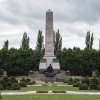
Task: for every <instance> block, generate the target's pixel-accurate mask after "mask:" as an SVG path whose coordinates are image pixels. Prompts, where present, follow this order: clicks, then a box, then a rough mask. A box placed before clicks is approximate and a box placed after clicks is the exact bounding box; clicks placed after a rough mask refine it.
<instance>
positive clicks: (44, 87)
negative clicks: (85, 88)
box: [1, 86, 79, 92]
mask: <svg viewBox="0 0 100 100" xmlns="http://www.w3.org/2000/svg"><path fill="white" fill-rule="evenodd" d="M38 90H48V91H50V90H66V91H78V90H79V89H78V88H76V87H72V86H28V87H25V88H21V90H17V91H38ZM4 91H16V90H3V91H1V92H4Z"/></svg>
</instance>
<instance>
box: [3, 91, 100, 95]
mask: <svg viewBox="0 0 100 100" xmlns="http://www.w3.org/2000/svg"><path fill="white" fill-rule="evenodd" d="M36 92H37V91H27V92H17V91H16V92H1V95H28V94H76V95H100V92H79V91H66V93H53V92H52V91H48V93H36Z"/></svg>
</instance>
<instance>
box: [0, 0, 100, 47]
mask: <svg viewBox="0 0 100 100" xmlns="http://www.w3.org/2000/svg"><path fill="white" fill-rule="evenodd" d="M48 9H51V10H52V11H53V12H54V13H53V14H54V30H55V31H56V30H57V29H60V32H61V36H62V38H63V47H67V48H69V47H70V48H73V47H74V46H77V47H80V48H81V49H83V48H84V47H85V42H84V41H85V36H86V33H87V31H89V30H90V31H91V33H92V32H93V33H94V45H93V48H95V49H98V48H99V42H98V41H99V38H100V34H99V33H100V29H99V27H100V13H99V9H100V0H0V27H1V28H0V48H2V45H3V43H4V41H5V40H7V39H8V40H9V42H10V47H17V48H19V47H20V44H21V39H22V36H23V33H24V32H25V31H26V32H27V33H28V35H29V37H30V47H31V48H33V49H34V48H35V45H36V39H37V34H38V30H42V31H43V35H45V13H46V11H47V10H48Z"/></svg>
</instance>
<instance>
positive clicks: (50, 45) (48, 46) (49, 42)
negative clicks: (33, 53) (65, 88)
mask: <svg viewBox="0 0 100 100" xmlns="http://www.w3.org/2000/svg"><path fill="white" fill-rule="evenodd" d="M53 36H54V35H53V12H52V11H51V10H50V9H49V10H48V11H47V12H46V30H45V55H44V57H43V59H41V61H40V65H39V70H40V71H44V70H46V69H47V67H48V66H49V65H50V64H51V66H52V67H53V69H54V70H56V71H58V70H60V65H59V61H58V60H57V59H56V57H55V56H54V37H53Z"/></svg>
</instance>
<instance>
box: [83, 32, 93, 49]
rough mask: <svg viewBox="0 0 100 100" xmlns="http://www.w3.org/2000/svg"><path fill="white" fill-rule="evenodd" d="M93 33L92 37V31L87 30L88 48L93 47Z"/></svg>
mask: <svg viewBox="0 0 100 100" xmlns="http://www.w3.org/2000/svg"><path fill="white" fill-rule="evenodd" d="M93 40H94V38H93V33H92V36H91V37H90V31H89V32H87V35H86V40H85V43H86V49H89V50H90V49H92V45H93Z"/></svg>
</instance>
